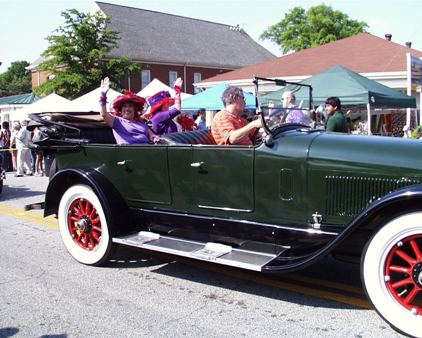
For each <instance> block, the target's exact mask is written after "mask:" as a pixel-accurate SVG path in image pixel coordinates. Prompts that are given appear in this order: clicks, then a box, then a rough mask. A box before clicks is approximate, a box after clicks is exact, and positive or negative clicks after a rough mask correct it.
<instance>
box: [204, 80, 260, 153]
mask: <svg viewBox="0 0 422 338" xmlns="http://www.w3.org/2000/svg"><path fill="white" fill-rule="evenodd" d="M221 99H222V101H223V105H224V108H223V109H222V110H220V111H219V112H218V113H217V114H216V115H215V116H214V119H213V120H212V124H211V133H212V135H213V137H214V140H215V142H216V143H217V144H220V145H230V144H236V145H248V146H249V145H253V138H254V136H255V134H256V132H257V131H258V130H259V128H261V127H262V121H261V119H260V118H258V119H256V120H253V121H252V122H249V121H248V120H247V119H245V118H243V117H242V116H241V114H242V113H243V112H244V109H245V96H244V95H243V90H242V89H241V88H238V87H233V86H230V87H227V88H226V90H225V91H224V92H223V96H222V98H221Z"/></svg>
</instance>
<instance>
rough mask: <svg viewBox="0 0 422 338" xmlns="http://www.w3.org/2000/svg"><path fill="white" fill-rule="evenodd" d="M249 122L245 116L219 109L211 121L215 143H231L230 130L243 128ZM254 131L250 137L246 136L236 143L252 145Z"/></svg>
mask: <svg viewBox="0 0 422 338" xmlns="http://www.w3.org/2000/svg"><path fill="white" fill-rule="evenodd" d="M247 124H249V122H248V120H246V119H245V118H243V117H241V116H238V115H234V114H230V113H229V112H228V111H226V110H224V109H223V110H221V111H219V112H218V113H217V114H216V115H215V116H214V118H213V120H212V123H211V133H212V136H213V137H214V140H215V143H217V144H219V145H229V144H231V143H230V141H229V136H230V132H231V131H233V130H237V129H240V128H243V127H244V126H246V125H247ZM253 134H254V132H252V133H250V134H249V137H245V138H244V139H243V140H242V141H240V142H238V143H236V145H245V146H252V145H253V143H252V140H251V138H252V137H253Z"/></svg>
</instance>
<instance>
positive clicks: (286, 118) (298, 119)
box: [281, 90, 311, 125]
mask: <svg viewBox="0 0 422 338" xmlns="http://www.w3.org/2000/svg"><path fill="white" fill-rule="evenodd" d="M282 101H283V108H285V109H286V110H287V112H286V113H285V114H284V115H283V116H282V119H281V122H283V123H300V124H304V125H309V124H310V122H311V121H310V118H309V117H307V116H306V115H305V114H304V113H303V111H302V110H301V109H299V108H298V107H297V106H296V96H295V94H294V93H293V92H292V91H289V90H288V91H285V92H284V93H283V95H282Z"/></svg>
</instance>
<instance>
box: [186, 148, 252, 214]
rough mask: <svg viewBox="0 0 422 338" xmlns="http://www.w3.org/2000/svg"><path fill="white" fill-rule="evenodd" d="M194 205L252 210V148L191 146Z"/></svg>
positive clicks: (228, 209) (229, 209) (237, 210)
mask: <svg viewBox="0 0 422 338" xmlns="http://www.w3.org/2000/svg"><path fill="white" fill-rule="evenodd" d="M190 166H191V167H192V168H193V170H192V172H193V175H194V185H195V186H194V193H195V200H196V204H197V207H198V208H200V209H215V210H225V211H236V212H239V211H241V212H252V211H253V210H254V177H253V175H254V148H253V147H248V146H205V147H204V146H193V147H192V163H191V164H190Z"/></svg>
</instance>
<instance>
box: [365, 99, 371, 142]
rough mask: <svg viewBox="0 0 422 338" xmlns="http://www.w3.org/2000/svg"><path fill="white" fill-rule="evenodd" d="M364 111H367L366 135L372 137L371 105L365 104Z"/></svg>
mask: <svg viewBox="0 0 422 338" xmlns="http://www.w3.org/2000/svg"><path fill="white" fill-rule="evenodd" d="M366 110H367V111H368V135H372V132H371V105H370V104H369V103H367V104H366Z"/></svg>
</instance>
